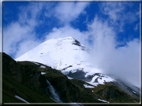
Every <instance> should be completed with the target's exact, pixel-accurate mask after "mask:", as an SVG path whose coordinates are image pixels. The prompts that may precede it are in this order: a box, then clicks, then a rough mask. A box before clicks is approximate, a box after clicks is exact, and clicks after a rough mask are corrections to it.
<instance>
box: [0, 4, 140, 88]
mask: <svg viewBox="0 0 142 106" xmlns="http://www.w3.org/2000/svg"><path fill="white" fill-rule="evenodd" d="M2 8H3V18H2V19H3V20H2V22H3V51H4V52H6V53H7V54H9V55H10V56H12V57H13V58H17V57H19V56H21V55H22V54H24V53H25V52H27V51H29V50H31V49H32V48H34V47H36V46H37V45H39V44H40V43H42V42H44V41H46V40H48V39H51V38H60V37H67V36H72V37H74V38H76V39H77V40H79V41H80V42H81V43H83V44H84V45H86V46H87V47H88V48H90V50H91V54H90V59H89V61H90V62H92V63H93V64H94V67H99V68H101V69H102V70H104V72H105V73H107V74H113V75H116V76H117V77H120V78H122V79H124V80H127V81H129V82H132V83H133V84H135V85H137V86H139V82H140V65H141V64H140V61H141V60H140V58H141V57H140V51H141V50H140V46H141V45H140V43H141V42H140V16H141V15H140V12H141V11H140V2H3V5H2Z"/></svg>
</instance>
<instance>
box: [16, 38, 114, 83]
mask: <svg viewBox="0 0 142 106" xmlns="http://www.w3.org/2000/svg"><path fill="white" fill-rule="evenodd" d="M87 50H88V49H87V47H85V46H83V45H82V44H81V43H80V42H79V41H77V40H76V39H74V38H72V37H66V38H58V39H51V40H47V41H45V42H43V43H42V44H40V45H39V46H37V47H35V48H34V49H32V50H30V51H29V52H27V53H25V54H24V55H22V56H20V57H19V58H17V59H16V61H34V62H39V63H43V64H45V65H48V66H51V67H52V68H54V69H58V70H61V71H62V73H64V74H66V75H68V76H71V77H74V78H75V77H76V76H77V77H80V78H78V79H83V80H84V79H88V81H89V82H90V81H91V80H92V78H93V80H95V79H96V78H98V77H99V78H100V79H101V80H99V79H98V82H93V81H92V82H91V84H93V83H94V84H96V83H97V84H100V83H101V84H103V82H110V81H114V80H113V79H111V78H108V77H105V75H103V76H101V74H99V76H96V73H102V72H101V69H97V68H95V67H93V65H92V64H91V63H90V62H89V60H88V59H89V53H88V51H87ZM94 75H95V76H94ZM110 79H111V80H110Z"/></svg>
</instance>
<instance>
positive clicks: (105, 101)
mask: <svg viewBox="0 0 142 106" xmlns="http://www.w3.org/2000/svg"><path fill="white" fill-rule="evenodd" d="M98 100H99V101H102V102H105V103H109V102H108V101H106V100H102V99H98Z"/></svg>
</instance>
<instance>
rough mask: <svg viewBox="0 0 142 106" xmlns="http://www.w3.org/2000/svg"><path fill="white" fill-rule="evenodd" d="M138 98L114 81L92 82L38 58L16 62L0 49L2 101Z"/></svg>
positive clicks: (129, 100) (121, 100) (118, 100)
mask: <svg viewBox="0 0 142 106" xmlns="http://www.w3.org/2000/svg"><path fill="white" fill-rule="evenodd" d="M100 76H102V75H100ZM138 102H139V99H138V98H134V97H133V96H130V95H129V94H128V93H126V92H124V91H123V90H122V89H120V88H119V87H118V86H116V85H115V84H113V82H104V84H99V85H98V86H93V85H91V84H89V83H87V82H85V81H82V80H78V79H73V78H71V77H68V76H66V75H64V74H62V73H61V71H60V70H56V69H52V68H51V67H49V66H47V65H44V64H41V63H38V62H30V61H22V62H16V61H15V60H13V59H12V58H11V57H10V56H8V55H7V54H5V53H3V103H138Z"/></svg>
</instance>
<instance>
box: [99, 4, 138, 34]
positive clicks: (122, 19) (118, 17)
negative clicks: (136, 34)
mask: <svg viewBox="0 0 142 106" xmlns="http://www.w3.org/2000/svg"><path fill="white" fill-rule="evenodd" d="M133 5H134V3H125V2H107V3H102V4H101V5H100V6H101V11H102V12H103V13H104V14H105V15H107V16H109V23H110V24H111V25H113V26H115V27H116V26H117V31H120V32H123V29H124V28H123V27H124V25H125V24H126V23H129V24H131V23H133V22H135V21H136V20H138V19H139V18H138V17H139V15H140V13H139V12H138V11H139V10H135V9H134V10H133V12H132V11H130V10H127V11H126V8H127V7H132V6H133Z"/></svg>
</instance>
